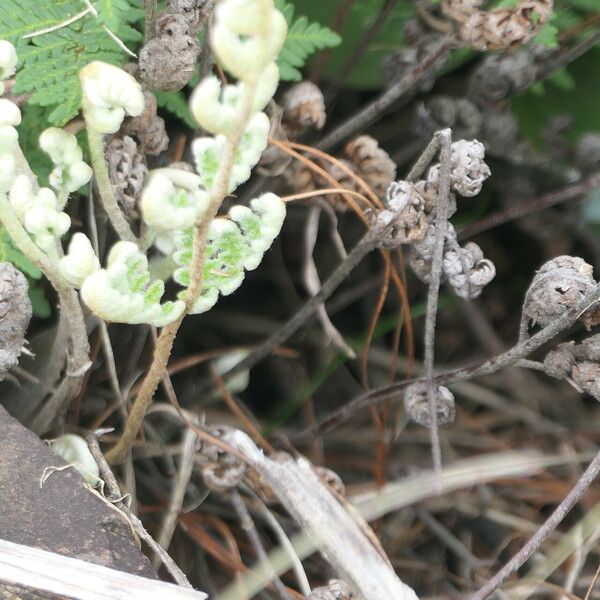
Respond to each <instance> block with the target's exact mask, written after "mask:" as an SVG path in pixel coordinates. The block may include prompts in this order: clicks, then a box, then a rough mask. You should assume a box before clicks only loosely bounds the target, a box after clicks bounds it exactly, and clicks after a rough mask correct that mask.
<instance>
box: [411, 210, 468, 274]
mask: <svg viewBox="0 0 600 600" xmlns="http://www.w3.org/2000/svg"><path fill="white" fill-rule="evenodd" d="M446 227H447V230H446V237H447V238H448V237H450V238H451V239H452V238H453V239H456V231H455V230H454V227H452V223H447V224H446ZM434 247H435V224H434V223H431V222H430V223H429V225H428V227H427V229H426V231H425V235H424V236H423V239H421V240H418V241H416V242H415V243H414V244H411V246H410V248H409V251H408V264H409V265H410V268H411V269H412V270H413V271H414V273H415V275H416V276H417V277H418V278H419V279H420V280H421V281H423V282H424V283H429V277H430V274H431V260H432V258H433V250H434Z"/></svg>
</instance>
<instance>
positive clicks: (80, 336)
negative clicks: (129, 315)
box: [0, 194, 89, 372]
mask: <svg viewBox="0 0 600 600" xmlns="http://www.w3.org/2000/svg"><path fill="white" fill-rule="evenodd" d="M0 221H1V222H2V224H3V225H4V227H5V228H6V231H7V232H8V234H9V235H10V238H11V240H12V241H13V243H14V244H15V246H16V247H17V248H18V249H19V250H20V251H21V252H22V253H23V255H25V256H26V257H27V258H28V259H29V260H30V261H31V262H32V263H33V264H34V265H36V267H38V268H39V269H40V271H42V273H44V275H45V276H46V277H47V279H48V281H50V283H51V284H52V286H53V287H54V289H55V290H56V292H57V293H58V296H59V299H60V306H61V309H62V310H63V311H64V314H65V316H66V318H67V321H68V323H69V327H70V330H71V344H72V352H73V355H72V357H71V364H70V367H71V370H72V371H74V372H75V371H79V370H81V369H82V368H83V367H85V365H87V364H88V363H89V343H88V338H87V332H86V329H85V321H84V318H83V312H82V310H81V305H80V304H79V301H78V299H77V295H76V293H75V290H73V288H72V287H71V286H70V285H69V284H68V283H67V282H66V281H65V280H64V279H63V277H62V276H61V274H60V273H59V272H58V267H57V264H56V262H55V261H53V260H51V259H50V258H49V257H48V256H47V255H46V253H45V252H43V251H42V250H40V249H39V248H38V247H37V246H36V245H35V244H34V243H33V240H32V239H31V238H30V237H29V234H28V233H27V231H25V228H24V227H23V225H22V224H21V222H20V221H19V218H18V217H17V215H16V214H15V212H14V210H13V209H12V206H11V205H10V203H9V201H8V198H7V197H6V196H5V195H4V194H0Z"/></svg>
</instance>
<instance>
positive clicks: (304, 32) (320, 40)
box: [275, 0, 342, 81]
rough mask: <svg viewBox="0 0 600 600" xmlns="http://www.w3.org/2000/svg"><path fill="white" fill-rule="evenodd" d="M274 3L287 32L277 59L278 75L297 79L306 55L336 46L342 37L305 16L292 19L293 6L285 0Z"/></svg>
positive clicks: (284, 78)
mask: <svg viewBox="0 0 600 600" xmlns="http://www.w3.org/2000/svg"><path fill="white" fill-rule="evenodd" d="M275 5H276V6H277V8H278V9H279V10H280V11H281V12H282V13H283V15H284V16H285V18H286V20H287V22H288V34H287V37H286V39H285V44H284V45H283V48H282V50H281V52H280V54H279V58H278V60H277V64H278V65H279V71H280V76H281V79H283V80H284V81H299V80H301V79H302V74H301V73H300V71H299V69H300V68H301V67H303V66H304V65H305V64H306V60H307V59H308V57H309V56H310V55H311V54H313V53H314V52H316V51H317V50H322V49H323V48H334V47H335V46H338V45H339V44H340V43H341V41H342V38H341V37H340V36H339V35H338V34H337V33H335V32H334V31H331V29H329V28H327V27H323V26H321V25H319V23H311V22H309V20H308V19H307V18H306V17H297V18H296V19H295V20H294V6H293V5H292V4H289V3H287V2H286V1H285V0H275Z"/></svg>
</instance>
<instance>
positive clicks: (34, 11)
mask: <svg viewBox="0 0 600 600" xmlns="http://www.w3.org/2000/svg"><path fill="white" fill-rule="evenodd" d="M140 2H141V0H98V2H96V9H97V10H98V17H95V16H94V15H93V14H92V13H88V14H86V15H85V16H83V17H81V18H80V19H78V20H77V21H75V22H74V23H72V24H70V25H69V26H67V27H59V28H58V29H56V30H55V31H51V32H48V33H42V34H40V35H36V36H35V37H33V38H29V39H23V35H25V34H28V33H38V32H40V31H42V30H44V29H48V28H52V27H56V26H60V25H61V24H62V23H63V22H64V21H65V20H67V19H68V18H70V17H72V16H73V15H76V14H78V13H80V12H81V11H82V7H83V3H82V2H80V0H2V8H1V9H0V39H6V40H9V41H11V42H12V43H13V44H15V45H16V47H17V52H18V54H19V60H20V70H19V72H18V74H17V77H16V85H15V88H14V91H15V92H16V93H30V94H31V98H30V101H29V102H30V104H33V105H37V106H43V107H49V110H48V111H47V112H46V113H44V115H45V119H46V123H38V125H37V131H38V132H39V131H41V130H42V129H43V128H44V127H45V126H46V125H47V124H48V123H49V124H51V125H56V126H62V125H64V124H65V123H66V122H67V121H69V120H70V119H72V118H73V117H75V116H76V115H77V114H78V112H79V108H80V104H81V89H80V85H79V71H80V69H81V68H83V67H84V66H85V65H87V64H88V63H90V62H92V61H94V60H102V61H105V62H108V63H111V64H115V65H119V66H120V65H122V64H123V63H125V62H126V55H125V52H124V51H123V49H122V48H121V47H120V45H119V44H118V42H117V41H115V40H114V39H113V38H112V37H111V35H110V32H112V33H113V34H114V35H116V36H117V37H119V38H120V39H121V40H122V41H128V42H137V41H138V40H140V39H141V34H140V33H139V32H138V31H136V30H135V29H133V27H132V26H131V25H132V24H133V23H135V22H137V21H138V20H139V19H140V16H141V14H143V13H141V11H140ZM106 28H108V29H110V32H109V31H107V29H106Z"/></svg>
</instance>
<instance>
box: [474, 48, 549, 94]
mask: <svg viewBox="0 0 600 600" xmlns="http://www.w3.org/2000/svg"><path fill="white" fill-rule="evenodd" d="M537 73H538V67H537V65H536V63H535V60H534V57H533V56H532V54H531V52H529V51H528V50H525V49H523V50H517V51H516V52H510V53H506V54H486V55H485V56H484V57H483V59H482V60H481V62H480V63H479V65H478V66H477V68H476V69H475V70H474V71H473V74H472V75H471V78H470V82H469V98H470V99H471V100H472V101H473V102H475V103H477V104H479V105H486V104H490V103H493V102H497V101H498V100H502V99H504V98H507V97H508V96H511V95H513V94H516V93H517V92H521V91H523V90H525V89H527V88H528V87H530V86H531V85H532V84H533V83H534V82H535V79H536V77H537Z"/></svg>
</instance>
